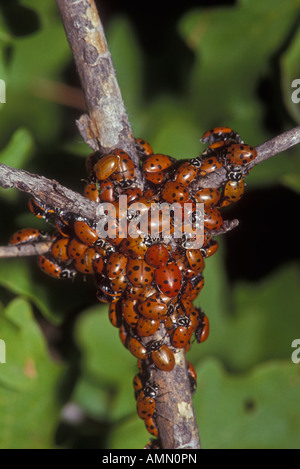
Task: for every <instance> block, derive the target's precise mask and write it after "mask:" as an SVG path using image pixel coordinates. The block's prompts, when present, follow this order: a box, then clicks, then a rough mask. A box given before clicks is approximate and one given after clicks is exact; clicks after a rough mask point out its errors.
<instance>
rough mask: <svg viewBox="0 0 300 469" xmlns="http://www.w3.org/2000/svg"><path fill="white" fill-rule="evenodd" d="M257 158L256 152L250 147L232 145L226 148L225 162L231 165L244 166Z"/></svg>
mask: <svg viewBox="0 0 300 469" xmlns="http://www.w3.org/2000/svg"><path fill="white" fill-rule="evenodd" d="M256 157H257V151H256V149H255V148H254V147H251V146H250V145H245V144H240V143H233V144H232V145H229V147H227V153H226V162H227V164H228V163H229V164H233V165H236V164H237V165H245V164H248V163H250V161H253V160H254V159H255V158H256Z"/></svg>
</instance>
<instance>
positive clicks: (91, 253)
mask: <svg viewBox="0 0 300 469" xmlns="http://www.w3.org/2000/svg"><path fill="white" fill-rule="evenodd" d="M97 257H100V254H98V253H97V251H96V250H95V249H94V248H92V247H88V248H87V249H86V250H85V252H84V254H83V255H82V256H80V257H76V259H74V261H73V262H74V263H73V265H74V268H75V269H76V270H77V271H78V272H81V273H82V274H86V275H92V274H94V264H93V261H94V260H95V259H97Z"/></svg>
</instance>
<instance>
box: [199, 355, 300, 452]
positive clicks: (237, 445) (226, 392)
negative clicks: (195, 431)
mask: <svg viewBox="0 0 300 469" xmlns="http://www.w3.org/2000/svg"><path fill="white" fill-rule="evenodd" d="M237 353H239V351H237ZM196 371H197V374H198V389H197V392H196V394H195V396H194V406H195V412H196V416H197V421H198V425H199V432H200V439H201V442H202V446H203V447H204V448H206V449H212V448H218V449H223V448H225V449H254V448H255V449H272V448H273V449H278V448H280V449H292V448H294V449H296V448H298V447H299V438H298V429H299V426H300V411H299V406H298V401H299V392H300V376H299V367H298V366H297V365H295V364H293V363H292V362H291V361H282V362H280V361H272V362H269V363H266V364H264V365H262V366H260V367H257V368H255V369H254V370H252V371H251V372H250V373H247V374H242V375H233V374H230V373H228V372H226V371H225V370H224V368H223V367H222V365H221V364H220V363H219V362H218V361H215V360H206V361H205V362H203V363H202V365H201V366H199V367H197V368H196Z"/></svg>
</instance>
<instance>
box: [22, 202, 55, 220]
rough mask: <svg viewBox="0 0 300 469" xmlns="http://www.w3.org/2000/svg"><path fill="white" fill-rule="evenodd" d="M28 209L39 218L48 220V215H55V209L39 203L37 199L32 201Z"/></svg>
mask: <svg viewBox="0 0 300 469" xmlns="http://www.w3.org/2000/svg"><path fill="white" fill-rule="evenodd" d="M28 207H29V210H30V211H31V213H32V214H33V215H34V216H35V217H37V218H47V215H53V214H54V213H55V210H54V209H53V208H51V207H48V206H47V205H45V204H42V203H40V202H38V201H37V200H36V199H30V200H29V202H28Z"/></svg>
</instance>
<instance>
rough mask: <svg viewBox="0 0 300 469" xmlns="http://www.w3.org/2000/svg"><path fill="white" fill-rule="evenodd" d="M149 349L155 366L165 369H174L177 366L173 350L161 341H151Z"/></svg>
mask: <svg viewBox="0 0 300 469" xmlns="http://www.w3.org/2000/svg"><path fill="white" fill-rule="evenodd" d="M147 349H148V351H149V353H150V355H151V359H152V361H153V363H154V364H155V366H156V367H157V368H158V369H160V370H163V371H172V370H173V368H174V366H175V356H174V353H173V352H172V350H171V349H170V348H169V347H168V346H167V345H165V344H162V343H161V341H155V342H150V344H148V345H147Z"/></svg>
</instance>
